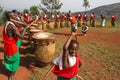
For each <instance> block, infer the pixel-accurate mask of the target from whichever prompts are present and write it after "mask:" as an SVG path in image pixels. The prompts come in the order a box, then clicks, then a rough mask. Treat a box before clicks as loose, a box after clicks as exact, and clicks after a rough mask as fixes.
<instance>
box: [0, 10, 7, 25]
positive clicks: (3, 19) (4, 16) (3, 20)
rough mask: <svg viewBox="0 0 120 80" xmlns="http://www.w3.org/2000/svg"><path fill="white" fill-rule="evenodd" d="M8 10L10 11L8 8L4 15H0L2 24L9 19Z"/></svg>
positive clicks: (0, 23)
mask: <svg viewBox="0 0 120 80" xmlns="http://www.w3.org/2000/svg"><path fill="white" fill-rule="evenodd" d="M7 12H8V11H7V10H6V11H4V12H3V14H2V16H1V17H0V25H2V24H4V23H5V22H6V21H7V17H6V14H7Z"/></svg>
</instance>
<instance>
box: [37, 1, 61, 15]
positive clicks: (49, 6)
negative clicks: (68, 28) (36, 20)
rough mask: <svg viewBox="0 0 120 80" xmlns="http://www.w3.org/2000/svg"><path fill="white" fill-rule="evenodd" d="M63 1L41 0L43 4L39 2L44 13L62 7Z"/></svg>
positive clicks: (55, 10)
mask: <svg viewBox="0 0 120 80" xmlns="http://www.w3.org/2000/svg"><path fill="white" fill-rule="evenodd" d="M62 5H63V3H62V2H60V0H41V4H39V9H40V10H42V12H43V13H46V12H47V13H51V14H53V13H55V12H57V11H58V10H59V9H60V8H61V7H62Z"/></svg>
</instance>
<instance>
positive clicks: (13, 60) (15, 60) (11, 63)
mask: <svg viewBox="0 0 120 80" xmlns="http://www.w3.org/2000/svg"><path fill="white" fill-rule="evenodd" d="M16 44H17V47H18V49H20V45H21V44H22V40H21V39H19V40H18V41H17V42H16ZM19 63H20V53H19V51H18V52H17V53H16V54H14V55H12V56H9V57H8V56H6V55H4V65H5V67H6V69H7V70H9V71H11V72H16V71H17V70H18V67H19Z"/></svg>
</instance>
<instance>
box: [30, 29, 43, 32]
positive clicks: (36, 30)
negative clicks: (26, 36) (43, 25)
mask: <svg viewBox="0 0 120 80" xmlns="http://www.w3.org/2000/svg"><path fill="white" fill-rule="evenodd" d="M30 32H34V33H35V32H42V30H39V29H30Z"/></svg>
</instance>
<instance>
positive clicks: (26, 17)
mask: <svg viewBox="0 0 120 80" xmlns="http://www.w3.org/2000/svg"><path fill="white" fill-rule="evenodd" d="M29 17H30V15H29V14H25V16H24V18H25V20H24V21H25V22H26V23H29V21H28V20H29Z"/></svg>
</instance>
